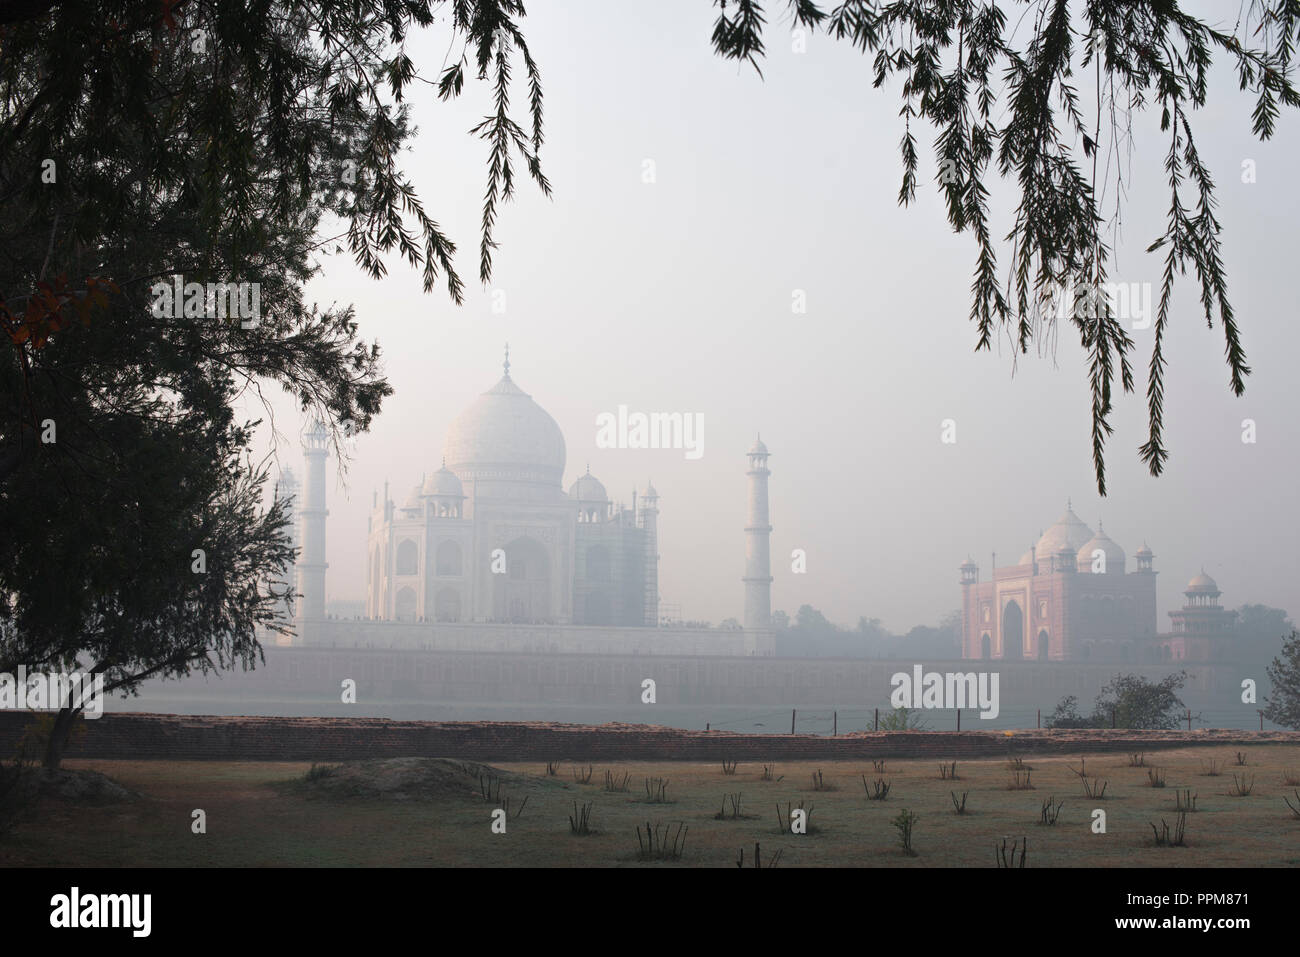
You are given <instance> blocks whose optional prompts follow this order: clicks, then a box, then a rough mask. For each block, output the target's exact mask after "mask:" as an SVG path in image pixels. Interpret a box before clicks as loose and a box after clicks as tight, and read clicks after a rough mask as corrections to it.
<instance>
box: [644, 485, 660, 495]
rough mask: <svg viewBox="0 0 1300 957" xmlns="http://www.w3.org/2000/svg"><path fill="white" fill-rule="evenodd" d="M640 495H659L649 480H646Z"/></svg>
mask: <svg viewBox="0 0 1300 957" xmlns="http://www.w3.org/2000/svg"><path fill="white" fill-rule="evenodd" d="M641 497H642V498H658V497H659V493H658V492H656V491H655V487H654V486H653V485H651V484H650V483H649V482H647V483H646V487H645V491H644V492H642V493H641Z"/></svg>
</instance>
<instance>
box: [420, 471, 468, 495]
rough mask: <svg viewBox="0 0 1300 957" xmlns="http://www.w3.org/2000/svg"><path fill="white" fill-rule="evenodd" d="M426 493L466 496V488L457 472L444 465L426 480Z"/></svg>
mask: <svg viewBox="0 0 1300 957" xmlns="http://www.w3.org/2000/svg"><path fill="white" fill-rule="evenodd" d="M424 494H425V495H445V496H450V497H454V498H464V497H465V489H464V488H463V487H462V486H461V484H460V479H458V478H457V477H456V473H455V472H453V471H452V470H451V469H449V468H447V466H446V465H443V467H442V468H440V469H438V471H436V472H434V473H433V474H432V475H430V476H429V477H428V478H427V479H425V480H424Z"/></svg>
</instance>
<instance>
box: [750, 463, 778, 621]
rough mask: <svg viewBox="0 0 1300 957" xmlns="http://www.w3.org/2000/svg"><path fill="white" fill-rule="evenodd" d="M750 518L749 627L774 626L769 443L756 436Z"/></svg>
mask: <svg viewBox="0 0 1300 957" xmlns="http://www.w3.org/2000/svg"><path fill="white" fill-rule="evenodd" d="M745 474H746V475H748V476H749V521H748V522H747V523H746V525H745V578H744V582H745V628H746V630H753V631H766V630H768V629H770V628H771V627H772V560H771V555H770V547H769V539H770V538H771V535H772V526H771V525H769V524H768V517H767V477H768V476H769V475H771V474H772V473H771V472H769V471H768V470H767V446H766V445H764V444H763V440H762V439H761V438H759V439H756V440H755V442H754V447H753V448H751V449H750V450H749V471H748V472H746V473H745Z"/></svg>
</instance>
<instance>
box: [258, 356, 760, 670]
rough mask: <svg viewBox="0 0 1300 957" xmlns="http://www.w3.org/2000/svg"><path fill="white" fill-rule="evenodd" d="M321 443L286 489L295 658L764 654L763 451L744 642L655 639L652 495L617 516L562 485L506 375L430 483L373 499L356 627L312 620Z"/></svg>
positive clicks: (739, 635) (702, 637)
mask: <svg viewBox="0 0 1300 957" xmlns="http://www.w3.org/2000/svg"><path fill="white" fill-rule="evenodd" d="M327 445H328V435H327V433H326V431H325V429H324V428H323V426H319V425H318V426H316V427H315V428H314V429H313V430H311V431H309V432H308V433H307V435H306V437H305V439H304V450H305V454H306V459H307V469H306V472H307V474H306V482H305V488H302V489H300V488H299V486H298V483H297V481H296V479H294V477H293V476H292V475H287V476H286V477H285V478H284V479H282V481H281V482H280V484H279V487H278V489H277V495H281V496H285V497H289V496H292V497H293V498H294V503H293V509H294V512H295V513H296V514H295V518H296V520H297V524H296V529H295V544H296V545H297V546H298V549H299V552H298V559H297V564H296V570H295V571H296V581H297V592H298V594H299V596H300V597H299V601H298V602H297V603H296V608H295V612H296V614H295V620H294V625H295V632H296V638H295V639H294V642H295V643H299V644H317V645H319V644H326V645H329V644H333V645H335V646H346V645H355V644H362V645H365V644H369V645H371V646H375V647H427V648H461V649H465V650H500V651H510V650H515V651H517V650H532V651H595V650H603V651H611V652H622V651H634V650H641V651H652V652H653V651H656V650H661V651H664V652H668V651H674V652H676V653H693V654H727V655H735V654H743V655H755V654H758V655H766V654H771V653H773V638H772V635H771V630H770V629H771V582H772V576H771V572H770V566H769V554H768V539H769V535H770V532H771V526H770V525H769V524H768V508H767V479H768V474H769V472H768V469H767V460H768V451H767V447H766V446H765V445H764V444H763V443H762V441H761V440H760V441H756V442H755V444H754V446H753V447H752V448H751V449H750V450H749V452H748V461H749V469H748V472H747V476H748V480H749V485H750V495H749V516H748V521H747V522H746V527H745V529H744V533H745V542H746V545H745V565H744V568H745V574H744V576H743V583H744V592H745V598H744V627H743V628H742V629H740V630H730V631H728V630H720V629H708V628H701V629H684V628H663V627H660V625H661V620H660V597H659V553H658V516H659V494H658V492H656V491H655V488H654V486H653V485H651V484H649V483H647V484H646V486H645V488H644V489H643V490H642V491H640V492H633V494H632V501H631V504H630V505H622V504H619V505H616V504H615V503H614V502H613V501H612V500H611V499H610V497H609V495H608V493H607V492H606V489H605V486H604V485H603V484H602V483H601V482H600V480H599V479H598V478H597V477H596V476H594V475H592V474H591V471H590V468H584V470H583V471H582V472H580V473H579V474H578V475H577V476H576V477H575V478H574V479H573V480H572V481H571V482H570V483H569V485H568V488H567V490H566V489H565V487H564V485H563V479H564V473H565V468H566V465H567V456H566V445H565V441H564V434H563V433H562V432H561V430H560V427H559V425H558V424H557V423H556V421H555V420H554V419H553V418H552V417H551V416H550V414H549V413H547V411H546V410H545V409H544V408H542V406H541V405H539V404H538V403H537V402H536V401H534V399H533V398H532V396H531V395H529V394H528V393H527V392H526V391H524V389H523V388H521V387H520V386H519V385H518V384H517V383H516V382H515V380H514V379H513V378H512V377H511V374H510V355H509V351H507V352H506V358H505V362H504V364H503V372H502V375H501V378H500V380H499V381H498V382H497V383H496V384H495V385H494V386H493V387H492V388H490V389H488V390H487V391H486V392H484V393H482V394H481V395H480V396H478V398H477V399H475V400H474V401H473V402H471V403H470V404H469V405H468V406H467V407H466V408H465V409H464V410H463V411H462V412H461V413H460V414H459V415H458V416H457V417H456V418H455V420H454V421H453V423H452V425H451V428H450V429H449V430H448V432H447V435H446V440H445V442H444V443H443V447H442V453H441V461H440V464H439V466H438V468H437V469H435V470H433V471H431V472H428V473H426V474H425V476H424V477H423V478H422V479H421V480H420V481H419V482H417V483H415V484H414V485H413V486H411V487H410V489H409V491H407V492H406V493H405V495H400V494H398V495H396V496H395V495H394V493H393V492H392V491H391V490H390V488H389V485H388V483H385V486H384V489H383V492H382V493H380V492H379V491H378V490H376V492H375V493H374V495H373V496H372V501H371V510H370V517H369V532H368V540H367V542H366V556H367V562H366V569H367V572H366V586H365V595H366V598H365V616H364V617H363V618H362V617H357V618H355V619H352V620H339V619H336V618H332V617H330V616H327V615H326V613H325V599H324V593H325V575H326V570H327V564H326V562H325V518H326V516H327V515H328V514H329V513H328V509H327V508H326V506H325V486H326V481H325V473H326V464H325V460H326V458H327V455H328V450H327Z"/></svg>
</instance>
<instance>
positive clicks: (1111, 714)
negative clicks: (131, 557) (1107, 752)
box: [1110, 708, 1115, 731]
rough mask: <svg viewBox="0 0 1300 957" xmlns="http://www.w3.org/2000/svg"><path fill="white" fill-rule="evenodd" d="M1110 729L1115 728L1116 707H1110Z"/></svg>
mask: <svg viewBox="0 0 1300 957" xmlns="http://www.w3.org/2000/svg"><path fill="white" fill-rule="evenodd" d="M1110 729H1111V730H1112V731H1114V730H1115V709H1114V708H1111V709H1110Z"/></svg>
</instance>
